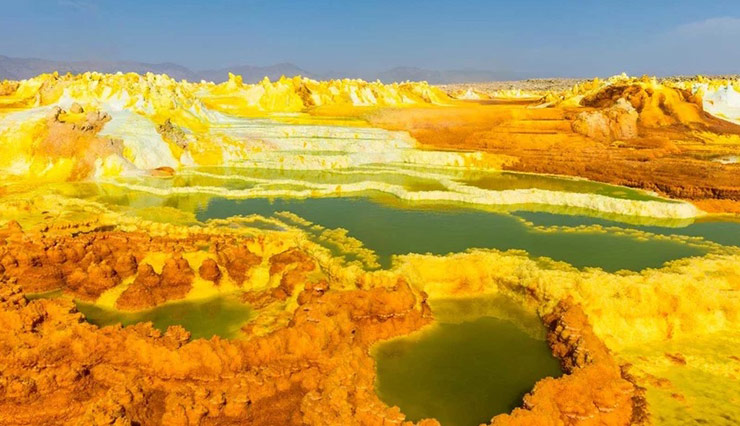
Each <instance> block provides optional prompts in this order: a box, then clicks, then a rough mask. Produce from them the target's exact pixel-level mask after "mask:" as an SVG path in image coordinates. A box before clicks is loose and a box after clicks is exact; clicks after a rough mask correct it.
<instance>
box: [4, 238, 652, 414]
mask: <svg viewBox="0 0 740 426" xmlns="http://www.w3.org/2000/svg"><path fill="white" fill-rule="evenodd" d="M3 240H4V241H5V244H4V245H3V246H2V248H1V250H2V256H1V258H2V265H3V269H2V275H0V280H1V281H2V283H1V284H0V305H1V306H2V309H1V310H0V359H2V361H3V364H2V365H3V369H2V376H1V377H0V396H1V397H0V413H2V414H0V420H2V423H3V424H8V425H26V424H48V425H51V424H85V425H103V424H116V425H130V424H142V425H143V424H183V425H184V424H204V425H208V424H255V425H274V424H327V425H337V424H364V425H377V424H402V423H404V421H403V419H404V416H403V415H402V414H401V413H400V412H399V411H398V409H397V408H390V407H388V406H386V405H385V404H383V403H382V402H381V401H380V400H379V399H378V397H377V396H376V394H375V391H374V380H375V370H374V362H373V360H372V358H371V357H370V355H369V347H370V346H371V345H372V344H373V343H375V342H377V341H379V340H382V339H387V338H390V337H393V336H397V335H402V334H407V333H409V332H411V331H414V330H417V329H419V328H420V327H422V326H423V325H425V324H428V323H429V322H430V321H431V320H432V316H433V313H432V312H431V311H430V309H429V307H428V306H427V304H426V302H425V298H426V295H425V294H424V293H423V292H418V291H415V290H413V289H412V288H411V287H410V286H409V285H408V284H407V283H406V282H405V281H404V280H403V279H398V280H397V281H392V280H391V281H390V282H386V283H385V284H383V283H382V282H373V281H374V280H373V279H372V278H370V277H369V276H368V278H367V279H361V280H360V281H358V282H357V283H356V285H355V288H348V289H333V288H331V286H330V285H329V282H328V281H327V280H324V279H318V280H316V279H311V278H309V277H308V276H307V274H309V273H310V272H311V271H314V269H315V264H314V261H313V260H312V258H311V257H310V256H309V255H308V254H307V253H306V252H305V251H303V250H301V249H299V248H292V249H288V250H285V251H283V252H281V253H278V254H275V255H272V256H271V257H270V258H269V259H266V262H267V265H268V267H269V273H270V275H271V276H275V277H276V278H275V279H274V280H272V281H271V282H274V283H276V285H275V287H272V288H270V289H266V290H262V291H250V290H248V289H245V291H244V293H243V298H244V299H245V300H249V301H252V302H257V303H256V305H257V306H261V307H262V308H265V307H269V306H270V305H271V304H275V303H280V302H281V301H284V300H286V299H287V298H294V299H295V300H296V302H297V305H296V307H295V308H294V310H293V311H292V312H289V313H288V314H289V318H288V320H287V322H286V323H285V325H284V326H282V327H277V328H275V329H274V331H272V332H270V333H267V334H264V335H256V334H253V333H252V328H251V327H250V326H248V327H245V332H247V333H248V338H246V339H244V340H235V341H228V340H222V339H219V338H213V339H211V340H202V339H200V340H196V341H189V333H188V332H187V331H186V330H185V329H183V328H182V327H179V326H173V327H170V328H169V329H168V330H167V332H165V333H161V332H159V331H157V330H155V329H153V328H152V326H151V324H148V323H143V324H139V325H136V326H133V327H127V328H121V327H120V326H112V327H105V328H98V327H97V326H95V325H92V324H89V323H87V322H85V321H83V319H82V317H81V314H79V313H78V312H77V311H76V309H75V305H74V304H73V303H72V301H71V300H69V299H67V298H55V299H38V300H29V299H28V298H27V297H26V294H27V292H40V291H47V290H51V289H57V288H61V289H63V291H64V292H68V293H71V294H73V295H75V297H78V298H82V299H94V298H96V295H100V294H101V293H102V292H103V291H105V290H106V289H109V288H111V287H112V286H115V285H116V283H119V282H121V280H125V279H127V278H130V277H132V276H135V279H134V281H133V283H132V284H131V285H130V286H129V287H128V289H127V290H126V291H125V292H124V293H123V294H122V295H121V296H120V298H119V299H118V301H117V302H116V304H117V306H119V307H121V308H127V309H129V308H140V307H148V306H153V305H158V304H161V303H162V302H164V301H166V300H171V299H179V298H182V297H183V294H184V289H185V288H188V286H189V285H190V283H191V282H192V280H193V279H194V274H195V272H194V269H195V268H194V265H190V264H188V262H187V261H186V260H185V259H184V258H183V257H182V254H183V253H185V254H186V253H187V252H192V251H195V250H199V247H202V246H203V244H204V243H208V244H209V245H210V247H212V250H213V252H212V254H213V255H214V258H215V260H214V259H210V260H209V261H207V262H206V261H204V262H203V263H202V264H201V265H200V267H199V268H197V269H199V270H200V272H199V273H200V275H201V276H203V277H204V278H205V279H209V280H213V279H214V278H215V277H216V276H219V275H220V274H228V275H229V276H231V277H234V278H236V280H237V282H238V281H239V279H240V277H243V276H244V275H245V274H247V273H248V272H249V270H250V269H251V268H253V267H255V266H256V265H257V264H259V263H262V259H261V258H259V256H258V255H256V254H254V253H251V252H250V251H248V249H246V248H245V246H246V244H247V243H249V241H248V240H245V239H243V238H239V237H224V236H213V235H207V234H192V235H188V236H185V237H152V236H148V235H146V234H144V233H140V232H120V231H104V230H101V231H93V232H87V233H75V232H71V231H70V232H66V233H65V232H58V231H57V232H56V233H55V235H49V236H47V235H45V234H44V233H30V232H29V233H26V232H24V231H23V230H22V229H21V228H20V227H19V226H18V225H17V224H15V223H11V225H10V226H8V227H7V228H6V229H5V230H4V231H3ZM252 242H254V241H252ZM153 250H159V251H162V252H165V253H171V255H170V257H168V258H167V260H166V261H165V263H164V266H163V269H162V272H161V274H160V273H157V272H156V271H154V270H153V268H152V266H150V265H149V264H147V263H144V262H143V256H142V254H143V253H148V252H151V251H153ZM216 271H218V272H216ZM544 322H545V324H546V325H547V326H548V327H549V330H550V331H549V340H550V344H551V346H552V348H553V351H554V354H555V355H556V356H557V357H558V358H560V359H561V361H562V364H563V367H564V369H565V371H566V372H567V373H569V374H568V375H566V376H564V377H563V378H560V379H545V380H543V381H541V382H540V383H538V384H537V385H536V386H535V389H534V391H533V392H532V394H531V395H529V396H527V397H526V398H525V403H524V408H522V409H519V410H515V411H514V413H512V415H510V416H508V415H502V416H499V417H496V418H495V419H494V420H493V424H496V425H505V424H551V422H552V421H553V420H555V419H560V421H562V422H565V423H566V424H570V423H572V422H573V421H576V420H582V419H589V421H593V422H597V423H599V424H614V425H617V424H626V423H627V422H628V421H629V419H632V418H641V416H643V414H641V413H642V410H643V408H642V405H641V402H640V401H642V399H641V396H640V395H641V393H640V389H639V388H637V387H635V385H633V384H632V383H631V382H630V381H629V380H628V379H629V376H628V375H625V374H623V373H622V372H621V370H620V368H619V366H618V364H617V363H616V362H615V361H614V359H613V358H612V357H611V355H610V354H609V351H608V350H607V349H606V347H605V346H604V345H603V343H601V341H600V340H599V339H598V338H597V337H596V336H595V335H594V334H593V332H592V331H591V329H590V326H589V325H588V322H587V320H586V318H585V315H584V314H583V313H582V311H581V310H580V308H579V307H578V306H577V305H574V304H573V303H571V302H565V301H564V302H563V303H561V304H560V305H558V307H557V309H555V310H554V311H553V312H552V313H551V314H550V315H548V316H547V317H546V318H545V319H544ZM420 424H425V425H432V424H437V422H436V421H434V420H427V421H422V422H421V423H420Z"/></svg>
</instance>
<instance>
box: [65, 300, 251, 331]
mask: <svg viewBox="0 0 740 426" xmlns="http://www.w3.org/2000/svg"><path fill="white" fill-rule="evenodd" d="M75 304H76V305H77V310H79V311H80V312H82V314H83V315H85V318H86V319H87V321H89V322H91V323H93V324H96V325H98V326H101V327H104V326H107V325H114V324H121V325H123V326H127V325H131V324H136V323H140V322H147V321H151V322H152V325H153V326H154V328H156V329H158V330H160V331H162V332H165V331H167V328H168V327H169V326H171V325H181V326H182V327H183V328H185V329H186V330H188V331H189V332H190V334H191V338H192V339H199V338H205V339H210V338H211V337H213V336H219V337H222V338H237V337H239V335H240V334H241V327H242V326H243V325H244V324H246V323H247V322H248V321H249V320H250V319H252V317H253V316H254V311H253V310H252V308H251V307H250V306H249V305H246V304H244V303H242V302H241V301H239V300H238V299H237V297H235V296H218V297H215V298H211V299H205V300H194V301H183V302H171V303H167V304H164V305H161V306H158V307H156V308H153V309H148V310H144V311H138V312H127V311H120V310H116V309H109V308H103V307H100V306H96V305H95V304H92V303H86V302H80V301H77V302H75Z"/></svg>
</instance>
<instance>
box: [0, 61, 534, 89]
mask: <svg viewBox="0 0 740 426" xmlns="http://www.w3.org/2000/svg"><path fill="white" fill-rule="evenodd" d="M53 71H59V73H61V74H66V73H68V72H71V73H73V74H79V73H83V72H86V71H98V72H103V73H116V72H119V71H120V72H135V73H139V74H145V73H147V72H153V73H156V74H167V75H169V76H170V77H172V78H174V79H176V80H182V79H186V80H189V81H200V80H206V81H213V82H216V83H221V82H224V81H226V80H228V78H229V72H231V73H234V74H238V75H241V76H242V80H243V81H244V82H245V83H257V82H259V81H261V80H262V79H263V78H265V77H268V78H269V79H270V80H273V81H274V80H277V79H279V78H280V77H281V76H283V75H284V76H287V77H293V76H296V75H302V76H304V77H309V78H313V79H318V80H321V79H329V78H341V77H360V78H363V79H365V80H368V81H375V80H380V81H382V82H384V83H392V82H396V81H398V82H400V81H407V80H411V81H422V80H424V81H428V82H429V83H431V84H445V83H447V84H454V83H477V82H487V81H501V80H519V79H522V78H527V77H530V76H529V75H525V74H521V73H513V72H506V71H485V70H449V71H437V70H428V69H423V68H414V67H396V68H393V69H390V70H387V71H382V72H377V73H364V74H361V75H359V76H356V75H350V74H346V75H345V74H343V73H341V72H332V73H326V74H321V73H315V72H312V71H308V70H305V69H302V68H300V67H298V66H297V65H294V64H291V63H287V62H286V63H281V64H275V65H269V66H264V67H259V66H251V65H239V66H234V67H229V68H221V69H214V70H205V71H193V70H191V69H189V68H187V67H184V66H182V65H178V64H173V63H162V64H149V63H144V62H131V61H52V60H46V59H36V58H10V57H7V56H2V55H0V80H6V79H7V80H22V79H26V78H31V77H34V76H37V75H39V74H42V73H46V72H53Z"/></svg>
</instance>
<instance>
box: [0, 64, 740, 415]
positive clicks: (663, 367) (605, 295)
mask: <svg viewBox="0 0 740 426" xmlns="http://www.w3.org/2000/svg"><path fill="white" fill-rule="evenodd" d="M570 83H574V85H570ZM739 87H740V85H739V84H738V82H737V81H734V80H720V79H709V78H704V77H696V78H691V79H676V80H657V79H653V78H647V77H643V78H631V77H627V76H615V77H613V78H611V79H608V80H598V79H597V80H593V81H579V82H575V81H574V82H569V84H568V87H567V88H564V87H555V86H552V87H544V86H543V85H542V84H540V82H532V83H531V84H529V85H526V86H522V87H516V86H511V87H509V86H506V87H504V86H500V85H498V86H495V87H494V88H493V89H491V90H488V89H486V88H485V87H484V86H480V85H477V86H470V87H457V86H456V87H447V88H440V87H435V86H431V85H429V84H427V83H423V82H407V83H400V84H390V85H384V84H382V83H380V82H364V81H361V80H334V81H324V82H319V81H314V80H310V79H306V78H300V77H296V78H292V79H288V78H282V79H280V80H278V81H274V82H271V81H269V80H267V79H265V80H264V81H262V82H261V83H258V84H244V83H243V82H242V80H241V78H240V77H239V76H235V75H231V76H230V78H229V80H228V81H227V82H225V83H221V84H214V83H210V82H188V81H175V80H173V79H171V78H169V77H167V76H165V75H153V74H147V75H137V74H115V75H105V74H98V73H86V74H82V75H63V76H60V75H58V74H46V75H40V76H38V77H35V78H32V79H28V80H24V81H19V82H8V81H6V82H3V83H2V84H0V150H1V151H0V152H2V154H3V155H2V156H0V184H1V185H0V365H2V368H0V423H2V424H8V425H31V424H68V425H83V424H84V425H99V424H100V425H102V424H115V425H136V424H141V425H150V424H154V425H156V424H166V425H170V424H183V425H185V424H198V425H220V424H255V425H274V424H286V425H290V424H295V425H300V424H309V425H345V424H359V425H378V424H387V425H405V426H410V425H413V424H416V425H419V426H432V425H438V424H439V422H438V420H437V419H435V418H432V416H421V417H418V416H417V417H418V418H417V417H410V416H409V414H408V413H405V412H404V409H403V407H399V406H395V404H396V403H395V402H393V401H387V400H385V399H382V400H381V398H380V397H379V395H378V393H377V391H376V390H377V388H378V380H379V377H378V375H377V374H376V371H377V366H378V363H379V362H381V361H380V360H378V359H376V358H374V357H373V355H372V353H373V348H374V347H376V345H380V344H382V343H383V342H384V341H386V340H389V339H393V338H398V337H403V336H415V335H418V334H417V333H424V332H425V330H433V329H434V327H436V326H437V325H438V322H439V319H440V318H441V317H442V316H445V318H448V319H449V318H453V319H454V320H455V321H457V322H465V321H471V319H475V318H480V317H493V318H497V319H501V320H506V321H510V322H511V323H512V324H514V325H515V326H516V327H519V328H521V329H523V330H525V331H526V332H527V333H528V334H530V335H532V336H540V337H539V339H540V342H541V343H542V344H543V345H546V346H545V348H547V347H549V350H550V351H551V352H552V355H553V356H554V357H555V358H556V359H557V361H558V362H559V364H560V366H561V369H562V375H560V376H557V377H541V378H540V379H539V380H538V381H536V382H535V383H531V388H529V389H528V391H527V392H526V395H524V396H523V397H522V398H521V399H520V400H519V401H518V402H517V405H516V406H515V407H511V411H510V412H491V413H489V414H487V416H488V417H486V419H484V420H485V422H486V423H489V424H492V425H531V424H543V425H590V424H604V425H627V424H637V425H640V424H666V425H668V424H670V425H673V424H693V423H698V422H701V423H709V424H734V423H737V422H740V411H738V409H737V408H735V407H737V406H738V404H737V401H740V389H738V388H737V386H736V382H737V378H738V376H739V375H740V361H739V360H740V358H738V357H739V356H740V354H738V353H737V349H736V348H737V347H738V343H740V335H738V329H740V300H739V298H740V269H738V265H740V237H739V236H740V223H739V222H738V220H737V217H736V216H735V215H734V214H735V213H737V212H740V186H739V185H740V183H739V182H740V181H738V179H737V176H739V175H740V164H738V162H737V161H736V160H737V156H738V155H739V154H738V152H739V149H740V125H738V120H740V115H738V105H740V104H738V96H739V95H738V93H740V92H738V88H739ZM716 213H722V214H723V215H718V214H716ZM461 221H465V222H466V223H461ZM463 225H465V226H463ZM471 226H472V227H473V232H472V233H471V232H469V233H468V234H464V235H466V236H467V238H461V237H460V235H463V234H462V231H463V230H464V229H468V230H469V228H470V227H471ZM443 227H444V229H442V228H443ZM363 230H365V231H366V232H362V231H363ZM368 230H369V231H368ZM455 230H457V234H455ZM473 234H475V235H473ZM473 239H475V242H473ZM491 247H495V248H499V249H500V250H497V249H492V248H491ZM644 247H656V250H665V253H659V254H660V256H657V257H656V258H657V259H659V260H658V261H656V263H655V264H654V265H652V264H650V265H649V266H650V267H645V265H644V264H642V263H639V262H637V261H636V260H635V257H636V256H637V257H639V256H643V255H642V254H640V253H645V252H644V251H642V252H640V251H639V250H644ZM579 248H581V250H588V251H589V252H588V253H578V252H573V251H574V250H578V249H579ZM635 253H637V255H636V256H635ZM663 255H665V256H663ZM581 257H582V258H588V259H590V260H594V261H595V262H597V263H595V264H589V263H584V264H579V263H578V262H579V260H581V259H580V258H581ZM554 259H562V260H560V261H558V260H554ZM666 259H667V260H666ZM637 260H639V261H642V260H644V259H637ZM601 261H603V262H602V263H599V262H601ZM568 262H570V263H568ZM577 265H580V266H577ZM603 265H612V266H613V267H611V266H610V267H606V266H603ZM614 265H616V266H614ZM634 265H642V266H636V267H633V266H634ZM219 298H229V300H231V301H233V303H236V304H238V305H239V306H240V307H242V308H243V309H242V310H241V311H240V312H244V311H247V310H249V315H245V314H234V313H233V312H231V311H230V312H226V313H225V314H224V315H225V316H226V317H228V318H226V320H228V326H229V327H231V326H232V325H233V324H236V326H234V330H233V332H229V333H228V334H221V335H220V334H219V333H216V332H213V333H208V334H206V336H211V335H212V336H213V337H211V338H209V339H206V338H194V337H193V335H194V333H191V331H190V330H189V329H188V327H190V326H192V324H190V325H188V323H187V322H186V321H185V320H178V319H177V318H167V319H168V320H171V321H170V322H168V324H172V323H174V324H176V325H170V326H166V327H163V326H161V325H157V324H159V323H158V322H157V321H152V322H148V321H137V320H130V319H131V318H134V319H135V318H143V317H144V315H146V317H147V318H155V319H156V318H157V317H158V315H167V313H168V312H174V311H173V310H168V309H172V307H174V306H177V307H178V309H180V308H181V307H185V308H184V309H190V310H191V311H192V312H193V313H195V314H196V315H201V316H202V318H201V319H202V321H198V322H199V324H198V325H199V326H202V327H205V328H208V327H211V326H212V327H213V329H214V330H216V329H218V330H222V329H224V327H223V324H214V325H211V324H210V323H209V321H216V322H217V321H222V320H223V319H222V318H223V317H220V316H218V315H215V316H211V315H210V314H213V312H207V310H203V308H202V306H204V305H203V304H204V303H206V302H207V301H213V300H219ZM450 300H457V301H461V300H464V301H467V302H466V303H468V305H466V306H468V307H470V309H469V310H467V311H466V312H453V313H450V312H444V306H445V305H444V302H445V301H450ZM490 300H503V301H504V302H497V303H489V302H487V301H490ZM208 306H209V308H208V309H214V308H211V307H212V306H217V305H208ZM215 309H218V308H215ZM515 311H516V312H518V311H522V312H526V313H527V314H528V315H531V318H534V320H533V321H530V322H517V318H518V317H517V315H514V314H513V312H515ZM103 317H104V318H107V319H109V320H106V322H105V324H103V322H102V321H98V322H96V318H103ZM122 318H126V319H127V321H126V324H130V325H126V326H123V325H121V324H123V323H124V321H123V320H121V319H122ZM214 318H218V319H214ZM110 319H112V320H110ZM116 319H118V320H116ZM226 320H223V321H226ZM178 321H180V322H178ZM119 322H120V323H121V324H118V323H119ZM108 324H112V325H108ZM195 336H196V337H198V335H197V334H195ZM477 338H480V339H492V340H495V339H496V338H497V336H477ZM411 342H412V343H410V344H413V339H412V340H411ZM501 350H506V348H501ZM514 367H516V366H509V365H503V366H500V368H501V371H504V370H505V371H506V372H511V371H514V372H515V371H516V368H514ZM419 391H420V392H422V391H423V390H419ZM427 397H428V398H430V399H434V398H444V395H429V396H427Z"/></svg>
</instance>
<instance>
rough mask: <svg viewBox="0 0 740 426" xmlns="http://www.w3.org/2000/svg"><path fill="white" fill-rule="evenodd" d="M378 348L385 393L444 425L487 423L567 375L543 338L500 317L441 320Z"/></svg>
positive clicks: (416, 415)
mask: <svg viewBox="0 0 740 426" xmlns="http://www.w3.org/2000/svg"><path fill="white" fill-rule="evenodd" d="M372 352H373V354H372V355H373V357H374V358H375V360H376V363H377V383H376V390H377V392H378V395H379V396H380V399H381V400H382V401H384V402H385V403H386V404H388V405H391V406H392V405H397V406H399V407H400V408H401V411H402V412H403V413H404V414H406V415H407V416H408V419H410V420H413V421H418V420H421V419H423V418H428V417H434V418H436V419H437V420H439V421H440V422H441V423H442V425H443V426H476V425H478V424H480V423H487V422H489V421H490V420H491V418H492V417H493V416H495V415H497V414H500V413H506V412H509V411H511V410H512V409H514V408H516V407H518V406H520V405H521V403H522V397H523V396H524V394H526V393H527V392H530V391H531V390H532V387H533V385H534V383H535V382H537V381H538V380H539V379H541V378H543V377H548V376H550V377H558V376H560V375H561V374H562V373H561V371H560V367H559V363H558V361H557V360H556V359H555V358H554V357H553V356H552V354H551V353H550V349H549V348H548V346H547V344H546V342H545V341H544V340H541V339H536V338H533V337H531V336H530V335H529V334H527V333H525V332H524V331H522V329H521V328H519V327H517V326H516V325H514V323H512V322H509V321H506V320H501V319H497V318H493V317H481V318H478V319H475V320H471V321H465V322H462V323H457V324H456V323H437V324H435V325H432V326H429V327H428V328H427V329H424V330H422V331H420V332H418V333H415V334H412V335H409V336H404V337H401V338H396V339H393V340H389V341H387V342H383V343H380V344H378V345H377V346H375V347H374V348H373V351H372Z"/></svg>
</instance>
